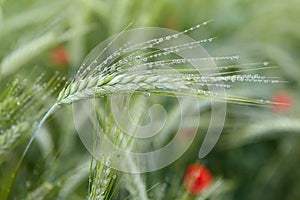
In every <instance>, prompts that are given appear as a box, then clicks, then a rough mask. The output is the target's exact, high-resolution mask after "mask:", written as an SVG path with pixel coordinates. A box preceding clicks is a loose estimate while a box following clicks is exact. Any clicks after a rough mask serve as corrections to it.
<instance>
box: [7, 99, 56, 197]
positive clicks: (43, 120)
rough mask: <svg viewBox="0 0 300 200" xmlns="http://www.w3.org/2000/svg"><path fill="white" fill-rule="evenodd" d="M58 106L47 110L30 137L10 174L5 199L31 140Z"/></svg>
mask: <svg viewBox="0 0 300 200" xmlns="http://www.w3.org/2000/svg"><path fill="white" fill-rule="evenodd" d="M59 106H60V105H58V104H56V103H55V104H54V105H53V106H52V107H51V108H50V109H49V110H48V112H47V113H46V114H45V115H44V116H43V118H42V120H41V121H40V122H39V124H38V125H37V127H36V129H35V130H34V132H33V134H32V136H31V137H30V140H29V142H28V144H27V145H26V148H25V150H24V151H23V153H22V156H21V158H20V160H19V162H18V164H17V167H16V169H15V170H14V172H13V173H12V177H11V181H10V183H9V184H10V185H9V187H8V189H7V193H6V195H5V196H6V197H9V195H10V192H11V189H12V185H13V183H14V182H15V179H16V175H17V173H18V171H19V169H20V166H21V164H22V161H23V160H24V158H25V156H26V154H27V152H28V150H29V148H30V146H31V144H32V142H33V140H34V138H35V137H36V136H37V134H38V132H39V130H40V129H41V127H42V125H43V124H44V122H45V121H46V120H47V119H48V117H49V116H50V115H51V114H53V113H54V111H56V110H57V109H58V108H59Z"/></svg>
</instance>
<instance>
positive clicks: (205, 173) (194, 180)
mask: <svg viewBox="0 0 300 200" xmlns="http://www.w3.org/2000/svg"><path fill="white" fill-rule="evenodd" d="M212 180H213V177H212V175H211V173H210V171H209V170H208V169H207V168H206V167H205V166H204V165H201V164H198V163H194V164H191V165H189V166H188V168H187V169H186V171H185V175H184V179H183V184H184V187H185V188H186V189H187V190H188V191H189V192H190V193H191V194H200V193H201V192H202V191H203V190H204V189H205V188H207V187H208V186H209V185H210V184H211V183H212Z"/></svg>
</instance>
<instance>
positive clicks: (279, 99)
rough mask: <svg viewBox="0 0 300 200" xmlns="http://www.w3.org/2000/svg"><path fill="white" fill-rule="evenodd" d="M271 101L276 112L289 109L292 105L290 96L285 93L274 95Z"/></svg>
mask: <svg viewBox="0 0 300 200" xmlns="http://www.w3.org/2000/svg"><path fill="white" fill-rule="evenodd" d="M272 101H273V102H274V103H275V104H273V110H274V111H276V112H280V111H285V110H287V109H289V108H290V107H291V105H292V103H293V99H292V97H291V95H289V94H288V93H286V92H279V93H277V94H275V95H274V96H273V99H272Z"/></svg>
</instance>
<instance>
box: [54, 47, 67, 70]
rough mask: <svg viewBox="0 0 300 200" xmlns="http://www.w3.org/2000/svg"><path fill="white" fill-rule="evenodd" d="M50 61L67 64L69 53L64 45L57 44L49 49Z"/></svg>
mask: <svg viewBox="0 0 300 200" xmlns="http://www.w3.org/2000/svg"><path fill="white" fill-rule="evenodd" d="M51 61H52V62H53V63H54V64H55V65H60V66H62V65H68V64H69V62H70V59H69V53H68V51H67V49H66V48H65V47H64V46H58V47H55V48H54V49H52V51H51Z"/></svg>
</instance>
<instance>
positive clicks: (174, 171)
mask: <svg viewBox="0 0 300 200" xmlns="http://www.w3.org/2000/svg"><path fill="white" fill-rule="evenodd" d="M210 19H213V22H212V23H210V24H209V26H208V28H205V29H203V30H200V31H196V32H193V33H191V34H190V35H191V36H192V37H193V38H195V39H201V38H205V37H207V36H211V37H212V36H216V37H217V40H216V41H215V42H213V43H211V44H205V45H204V47H205V49H206V50H207V51H208V53H209V54H210V55H232V54H239V55H241V62H242V63H247V62H261V61H269V62H271V63H272V64H274V65H276V66H279V67H278V68H276V69H271V70H268V71H264V72H263V73H265V74H266V75H269V76H272V77H281V79H282V80H284V81H286V82H285V83H281V84H275V85H266V86H265V87H259V88H257V87H256V86H255V85H252V84H237V85H236V86H235V87H234V88H232V89H231V91H229V92H230V93H231V92H232V93H234V94H239V95H243V96H250V97H253V98H263V99H270V100H272V99H274V98H275V97H276V95H277V94H278V93H283V94H285V95H286V96H288V97H289V98H290V99H291V100H292V103H291V106H290V107H289V108H286V109H284V110H281V111H277V110H276V109H274V108H269V107H267V108H266V107H255V106H240V105H232V104H230V105H228V110H227V120H226V124H225V128H224V131H223V134H222V136H221V138H220V140H219V142H218V144H217V146H216V147H215V149H214V150H213V151H212V152H211V153H210V154H209V155H208V156H207V157H205V158H204V159H203V160H201V162H204V163H205V164H206V165H207V167H208V168H209V169H210V170H211V172H212V174H213V175H214V177H215V178H216V179H218V178H221V179H222V180H223V182H222V184H221V186H220V187H218V188H217V189H216V190H215V191H214V194H215V195H213V196H212V197H211V198H212V199H290V200H294V199H300V191H299V188H300V181H299V180H300V171H299V170H298V167H299V166H300V139H299V134H300V120H299V111H300V106H299V104H298V102H299V98H300V97H299V88H300V87H299V85H300V79H299V75H300V66H299V63H300V62H299V61H300V56H299V55H300V26H299V23H300V1H299V0H287V1H280V0H260V1H258V0H251V1H250V0H243V1H241V0H227V1H222V0H185V1H183V0H182V1H173V0H151V1H150V0H143V1H140V0H72V1H71V0H52V1H46V0H18V1H13V0H1V1H0V63H1V64H0V69H1V73H0V80H1V82H0V87H1V88H3V89H2V90H4V88H5V87H8V83H10V82H11V81H12V80H14V79H15V77H16V76H17V75H19V74H20V73H22V74H25V75H26V78H27V79H28V80H29V82H33V80H35V79H36V78H37V76H38V74H40V73H42V72H44V73H45V77H46V78H49V77H51V76H52V75H53V74H54V73H55V71H59V72H60V73H61V74H64V75H66V76H67V77H70V76H71V75H72V74H73V72H74V71H75V70H76V69H77V67H78V66H79V65H80V64H81V62H82V61H83V59H84V57H85V56H86V55H87V54H88V52H90V51H91V50H92V49H93V47H95V46H96V45H97V44H98V43H99V42H101V41H103V40H105V39H106V38H108V37H110V36H112V35H113V34H116V33H119V32H120V31H121V30H123V29H124V28H125V27H126V26H127V25H128V24H129V23H131V22H132V23H133V25H132V26H131V27H130V28H138V27H145V26H159V27H165V28H170V29H175V30H178V31H182V30H184V29H186V28H189V27H191V26H193V25H195V24H198V23H201V22H203V21H205V20H210ZM57 47H59V48H62V49H63V50H62V52H63V53H61V51H59V50H57ZM57 51H58V53H57ZM59 52H60V53H59ZM56 54H58V57H60V56H61V54H65V55H64V56H63V57H66V58H62V59H63V61H61V59H60V58H57V55H56ZM64 59H65V60H64ZM57 60H58V61H57ZM55 95H56V94H55V92H54V94H53V98H55ZM49 101H51V99H50V100H49ZM48 105H49V103H47V102H45V107H47V106H48ZM31 114H33V115H34V113H31ZM201 117H202V116H201ZM209 117H210V116H209V113H208V114H207V113H206V112H204V114H203V117H202V118H201V119H203V121H201V123H202V122H203V124H202V126H201V127H200V130H199V132H203V131H205V128H206V124H205V123H206V122H207V120H208V119H209ZM1 120H2V119H1ZM31 131H32V128H29V129H28V130H27V131H25V132H24V133H23V135H24V137H23V138H26V137H27V138H28V136H30V134H31ZM26 141H27V140H24V139H23V140H17V141H15V142H14V144H13V145H11V151H10V152H9V153H7V154H6V155H5V157H4V158H2V159H3V160H2V162H1V163H2V164H1V166H0V170H1V171H0V181H1V183H0V187H1V188H2V189H3V188H5V184H6V182H5V181H6V180H7V179H8V177H9V174H10V173H11V171H12V168H13V166H14V165H15V164H16V162H17V160H18V158H19V156H20V154H21V152H22V150H23V149H24V146H25V144H26ZM200 141H201V140H197V141H195V144H194V145H193V146H192V147H191V148H190V149H189V150H188V151H187V152H186V153H185V154H184V156H183V157H182V158H181V159H179V160H178V161H176V162H175V163H174V164H172V165H171V166H169V167H167V168H165V169H162V170H159V171H157V172H153V173H149V174H146V175H145V176H146V177H147V187H148V188H150V187H151V186H153V185H155V183H157V182H161V181H163V182H166V184H167V187H168V188H170V189H169V190H167V191H168V192H166V197H168V198H169V199H171V198H172V197H173V194H172V192H176V191H177V188H181V187H182V184H181V180H182V177H183V173H184V169H185V167H186V166H187V165H188V164H189V163H191V162H194V161H195V160H197V151H198V147H199V145H200V144H201V142H200ZM89 159H90V156H89V155H88V153H87V152H86V150H85V148H84V147H83V146H82V144H81V142H80V140H79V139H78V136H77V135H76V132H75V130H74V127H73V125H72V113H71V109H68V108H65V109H63V110H62V111H60V112H58V113H57V114H55V116H53V117H52V118H51V120H49V123H47V125H46V126H45V127H44V129H43V130H42V132H41V134H40V135H39V136H38V138H37V140H36V142H35V144H34V146H33V147H32V148H31V150H30V152H29V154H28V156H27V157H26V160H25V161H24V163H23V167H22V169H21V171H20V173H19V175H18V177H17V180H16V181H15V183H14V184H13V189H12V191H13V192H12V195H11V197H12V199H23V198H27V199H44V198H46V199H53V198H54V197H55V198H60V199H66V198H67V199H82V198H85V196H86V194H87V184H88V183H87V182H88V181H87V180H88V179H87V178H88V172H89V169H88V166H89ZM161 177H164V180H161V179H162V178H161ZM125 184H126V183H125ZM155 190H156V189H153V194H156V193H155V192H154V191H155ZM149 195H150V194H149ZM115 198H116V199H118V194H116V195H115ZM153 198H154V199H156V197H155V196H154V197H153ZM0 199H1V196H0Z"/></svg>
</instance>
